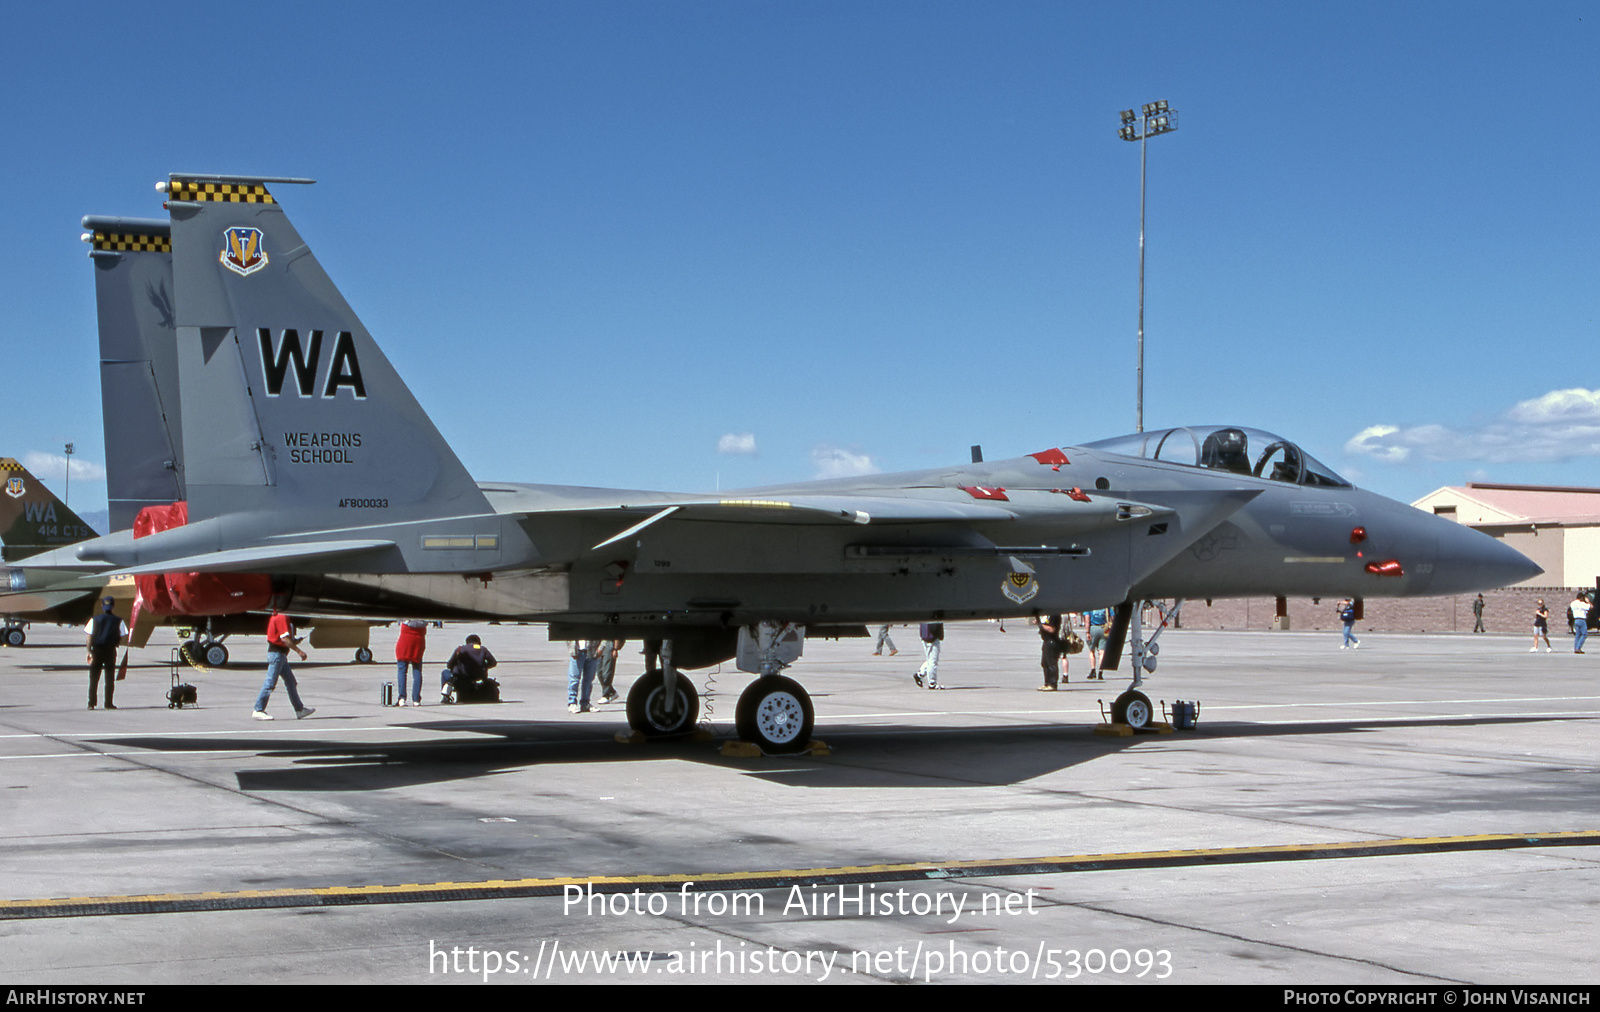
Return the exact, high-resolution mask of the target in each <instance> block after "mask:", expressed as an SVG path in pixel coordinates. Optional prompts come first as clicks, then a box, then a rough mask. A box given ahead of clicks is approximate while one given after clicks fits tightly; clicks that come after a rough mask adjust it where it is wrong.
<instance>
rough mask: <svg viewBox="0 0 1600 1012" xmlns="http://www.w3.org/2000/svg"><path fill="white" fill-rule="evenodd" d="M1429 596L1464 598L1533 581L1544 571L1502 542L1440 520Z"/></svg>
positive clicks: (1450, 521)
mask: <svg viewBox="0 0 1600 1012" xmlns="http://www.w3.org/2000/svg"><path fill="white" fill-rule="evenodd" d="M1437 523H1438V527H1437V528H1436V530H1437V534H1438V537H1439V554H1438V556H1437V557H1436V560H1435V562H1434V570H1433V582H1432V584H1431V586H1430V587H1429V589H1428V593H1430V594H1465V593H1475V592H1477V591H1480V590H1493V589H1495V588H1496V587H1509V586H1511V585H1512V584H1514V583H1521V582H1522V581H1524V580H1531V579H1533V578H1534V577H1535V576H1538V575H1539V574H1540V573H1542V572H1544V568H1543V567H1541V566H1539V565H1537V564H1536V563H1535V562H1534V561H1533V560H1532V559H1530V558H1528V557H1527V556H1526V555H1523V554H1522V553H1521V552H1519V551H1517V550H1516V549H1515V548H1512V547H1511V546H1510V545H1508V544H1506V543H1505V542H1503V541H1498V540H1496V539H1494V538H1491V537H1490V536H1489V535H1487V534H1484V533H1482V532H1480V531H1475V530H1473V529H1472V528H1471V527H1467V526H1465V525H1463V524H1458V523H1456V522H1454V521H1452V520H1443V519H1440V520H1438V521H1437Z"/></svg>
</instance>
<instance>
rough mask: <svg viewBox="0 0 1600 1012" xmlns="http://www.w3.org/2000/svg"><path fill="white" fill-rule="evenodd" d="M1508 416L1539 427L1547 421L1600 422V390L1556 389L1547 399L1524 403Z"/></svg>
mask: <svg viewBox="0 0 1600 1012" xmlns="http://www.w3.org/2000/svg"><path fill="white" fill-rule="evenodd" d="M1506 417H1507V418H1509V419H1511V420H1512V421H1514V422H1526V423H1528V424H1530V425H1539V424H1543V423H1545V422H1584V421H1593V422H1600V390H1584V389H1583V388H1581V387H1574V388H1572V389H1571V390H1552V391H1550V392H1549V393H1547V394H1545V395H1544V396H1543V397H1535V398H1534V399H1533V400H1531V401H1523V402H1522V403H1521V404H1518V405H1517V406H1516V407H1514V408H1512V409H1511V410H1510V411H1508V412H1506Z"/></svg>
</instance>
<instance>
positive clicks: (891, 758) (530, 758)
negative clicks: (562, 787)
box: [95, 716, 1589, 792]
mask: <svg viewBox="0 0 1600 1012" xmlns="http://www.w3.org/2000/svg"><path fill="white" fill-rule="evenodd" d="M1575 719H1589V718H1586V717H1581V716H1574V717H1504V716H1497V717H1481V718H1474V717H1450V718H1440V719H1436V720H1430V719H1426V718H1418V719H1415V720H1399V721H1381V722H1380V721H1371V720H1368V721H1361V720H1350V721H1337V722H1332V723H1314V724H1313V723H1307V724H1247V723H1222V724H1215V725H1209V726H1207V725H1204V724H1202V725H1201V727H1200V728H1199V729H1197V730H1195V731H1191V732H1179V733H1177V734H1175V735H1170V736H1167V735H1163V736H1159V737H1157V736H1153V735H1139V736H1132V737H1101V736H1096V735H1093V734H1091V733H1090V731H1089V729H1088V727H1087V726H1085V725H1060V724H1028V725H1015V726H1011V727H1003V728H1001V727H993V726H987V725H986V726H983V727H940V728H920V729H915V730H908V729H906V728H904V727H894V728H886V727H883V726H882V725H853V724H833V725H830V726H829V727H828V728H827V729H826V731H825V732H824V735H823V737H824V738H825V739H826V740H829V741H830V743H831V744H833V745H834V749H835V750H834V752H833V754H832V755H830V756H825V757H810V756H766V757H761V758H730V757H726V756H723V755H721V754H720V753H719V752H718V751H717V749H718V748H719V747H720V743H721V742H722V741H724V740H727V738H728V737H729V736H728V735H722V736H719V737H718V738H717V740H715V741H711V742H699V741H691V740H686V739H678V740H669V741H659V742H650V743H647V744H642V745H623V744H618V743H617V742H615V741H613V740H612V738H611V737H610V735H611V734H612V733H614V731H616V730H621V729H622V726H621V725H620V724H618V725H613V726H606V727H602V726H600V725H598V724H592V725H589V728H588V729H584V728H580V727H576V726H574V725H573V724H571V723H567V722H551V721H530V720H504V721H500V720H492V719H489V720H482V719H480V720H461V721H444V722H430V723H428V724H422V725H415V726H416V728H417V729H418V730H430V731H435V732H437V731H470V732H474V733H476V734H479V735H483V736H484V737H482V738H477V739H468V740H462V739H449V740H432V741H416V742H374V743H372V744H352V743H350V742H348V741H329V740H324V739H319V738H317V737H315V734H314V731H312V729H310V728H308V729H307V731H308V732H309V733H308V734H307V735H306V737H304V738H300V739H298V740H293V741H279V742H276V743H274V747H272V748H270V749H260V750H259V751H256V753H255V754H256V755H257V756H259V757H260V758H261V759H269V760H285V761H287V762H288V763H289V764H290V765H289V767H287V768H281V769H241V770H239V771H238V772H237V773H236V776H237V778H238V784H239V788H240V789H241V790H244V791H291V792H295V791H379V790H388V789H391V788H398V787H410V786H417V785H422V784H437V783H451V782H455V781H460V780H470V779H474V778H477V777H484V776H497V775H501V774H507V773H515V772H518V771H521V770H526V769H529V768H536V767H539V766H550V765H570V764H596V765H598V764H601V763H612V762H650V761H657V760H674V761H690V762H697V763H701V764H704V765H707V766H715V767H719V768H722V769H726V770H728V771H730V772H733V773H738V774H741V775H744V776H750V777H754V778H757V779H761V780H765V781H767V782H769V783H773V784H779V785H783V786H789V787H806V788H813V789H816V788H884V787H905V788H918V787H939V788H951V787H994V786H1007V785H1013V784H1019V783H1023V782H1026V781H1028V780H1032V779H1034V778H1037V777H1040V776H1044V775H1045V774H1048V773H1054V772H1057V771H1060V770H1063V769H1067V768H1070V767H1072V766H1076V765H1078V764H1080V763H1084V762H1088V761H1090V760H1095V759H1103V758H1106V757H1112V756H1116V755H1117V754H1119V753H1121V752H1122V751H1123V750H1125V749H1127V748H1130V747H1133V746H1138V745H1144V744H1152V745H1172V744H1176V745H1182V744H1184V743H1186V742H1191V741H1197V740H1214V739H1223V738H1233V739H1237V738H1256V737H1267V738H1281V737H1286V736H1291V735H1339V734H1352V733H1355V734H1360V733H1371V732H1376V731H1383V730H1393V729H1404V728H1414V729H1433V728H1449V727H1485V726H1495V725H1510V724H1523V723H1540V722H1548V721H1551V720H1575ZM400 726H401V727H403V726H404V725H400ZM574 734H592V735H593V738H592V740H579V741H575V740H573V736H574ZM95 741H96V743H98V744H101V745H105V746H107V747H111V748H116V749H125V748H144V749H150V750H152V751H153V752H166V753H169V754H170V753H188V752H192V753H205V752H229V751H241V752H248V751H251V748H250V745H251V744H252V743H248V742H241V740H240V739H239V738H236V737H228V736H218V737H214V738H206V737H201V738H185V739H172V738H165V737H142V736H139V735H130V736H117V737H108V738H101V739H95ZM241 746H244V747H241ZM957 760H959V761H957ZM241 761H244V760H243V759H242V760H241Z"/></svg>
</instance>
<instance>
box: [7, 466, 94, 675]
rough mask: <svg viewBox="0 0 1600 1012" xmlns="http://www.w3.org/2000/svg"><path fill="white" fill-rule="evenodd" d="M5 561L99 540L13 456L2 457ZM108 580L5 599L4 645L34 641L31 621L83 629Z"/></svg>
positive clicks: (12, 645)
mask: <svg viewBox="0 0 1600 1012" xmlns="http://www.w3.org/2000/svg"><path fill="white" fill-rule="evenodd" d="M0 491H3V492H4V494H3V495H0V560H3V561H5V562H15V561H19V560H21V559H26V558H28V557H30V556H34V555H38V554H40V553H42V552H47V551H50V550H51V549H54V548H58V547H60V546H62V545H71V544H76V543H77V542H80V541H85V540H88V539H89V538H92V537H94V536H95V532H94V528H92V527H90V526H89V525H88V524H86V523H84V522H83V520H82V519H80V518H79V517H78V515H77V514H76V513H74V512H72V510H70V509H68V508H67V504H66V503H64V502H62V501H61V500H60V499H58V498H57V497H56V495H55V493H54V492H51V491H50V490H49V489H48V488H46V487H45V485H44V482H42V481H40V480H39V479H37V478H35V477H34V476H33V475H32V474H31V473H29V471H28V469H27V468H26V467H24V466H23V465H22V464H21V463H19V462H18V461H17V460H16V459H15V458H13V457H0ZM103 586H104V583H103V581H102V582H100V583H96V584H95V585H94V586H90V587H85V588H83V589H81V590H61V591H55V592H48V593H45V594H42V595H36V596H35V597H34V598H32V599H30V600H19V599H12V600H0V644H3V645H5V646H11V647H20V646H22V645H23V644H24V643H26V642H27V641H28V633H27V624H28V623H29V622H60V623H70V624H74V625H76V624H79V623H82V622H86V621H88V619H89V618H90V616H92V615H93V614H94V612H95V611H96V607H95V605H96V604H97V602H98V601H99V600H100V594H99V593H98V592H99V591H100V589H101V588H102V587H103Z"/></svg>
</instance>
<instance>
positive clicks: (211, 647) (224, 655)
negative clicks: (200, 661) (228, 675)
mask: <svg viewBox="0 0 1600 1012" xmlns="http://www.w3.org/2000/svg"><path fill="white" fill-rule="evenodd" d="M200 656H201V657H204V658H205V662H206V667H208V668H225V667H227V666H228V648H227V647H226V646H224V645H223V644H221V643H218V642H217V641H216V640H212V641H211V642H210V643H206V644H205V645H203V646H202V647H201V648H200Z"/></svg>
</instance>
